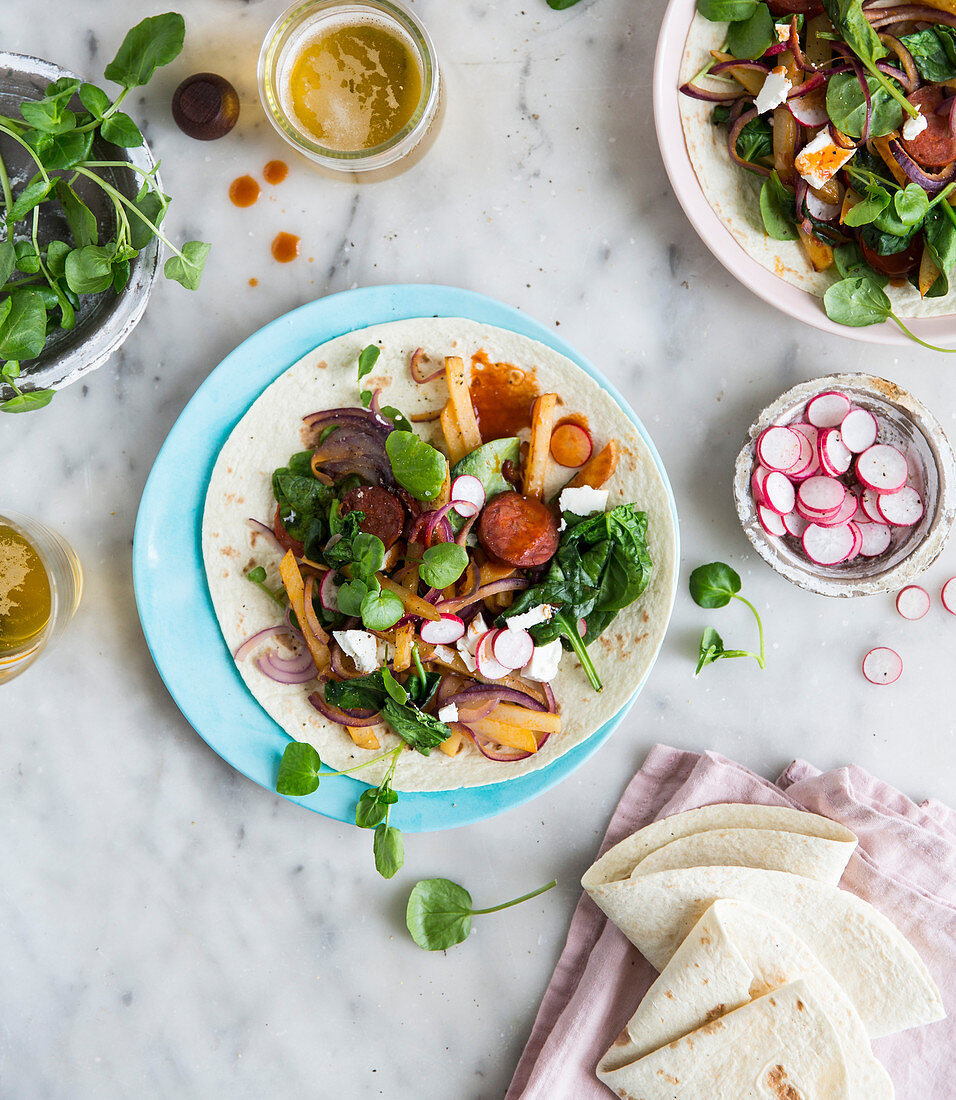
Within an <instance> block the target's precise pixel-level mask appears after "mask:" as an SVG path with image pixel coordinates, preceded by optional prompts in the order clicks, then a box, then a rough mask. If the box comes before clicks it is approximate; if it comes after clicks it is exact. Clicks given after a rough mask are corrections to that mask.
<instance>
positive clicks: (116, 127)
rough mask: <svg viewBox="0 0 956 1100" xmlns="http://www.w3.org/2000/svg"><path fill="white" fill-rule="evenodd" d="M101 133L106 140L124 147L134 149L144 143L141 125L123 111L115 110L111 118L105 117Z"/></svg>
mask: <svg viewBox="0 0 956 1100" xmlns="http://www.w3.org/2000/svg"><path fill="white" fill-rule="evenodd" d="M100 133H101V134H102V135H103V137H104V139H105V140H106V141H110V142H112V143H113V144H114V145H119V146H121V147H122V148H124V149H133V148H135V147H136V146H138V145H142V144H143V135H142V134H141V133H140V131H139V127H138V126H137V125H136V123H135V122H134V121H133V120H132V119H131V118H130V117H129V115H127V114H124V113H123V112H122V111H115V112H114V113H113V114H111V115H110V116H109V118H105V119H104V120H103V124H102V126H100Z"/></svg>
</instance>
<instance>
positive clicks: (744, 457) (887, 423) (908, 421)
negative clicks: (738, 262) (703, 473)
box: [734, 374, 956, 596]
mask: <svg viewBox="0 0 956 1100" xmlns="http://www.w3.org/2000/svg"><path fill="white" fill-rule="evenodd" d="M824 390H839V391H841V392H842V393H845V394H846V395H847V396H848V397H849V398H850V399H851V400H852V401H853V403H854V404H856V405H859V406H860V407H862V408H864V409H868V410H869V411H870V412H871V413H873V415H874V416H876V418H877V419H878V421H879V423H880V436H879V442H881V443H889V444H891V445H892V446H894V447H898V448H899V449H900V450H901V451H903V453H904V454H905V455H906V456H907V461H908V463H909V466H910V476H911V478H912V480H913V483H914V485H915V487H916V488H917V489H918V490H919V492H920V494H921V495H922V497H923V503H924V505H925V511H924V513H923V518H922V519H921V520H920V521H919V523H917V524H916V525H915V526H913V527H907V528H894V529H893V539H892V541H891V543H890V546H889V549H888V550H886V551H885V552H884V553H883V554H881V555H879V557H875V558H864V557H862V556H860V557H857V558H855V559H854V560H853V561H850V562H842V563H841V564H839V565H832V566H824V565H816V564H814V563H813V562H811V561H810V560H809V559H808V558H807V557H806V556H805V555H804V554H803V552H802V549H801V548H800V543H799V541H798V540H797V539H795V538H792V537H790V536H786V537H783V538H777V537H775V536H773V535H768V534H767V532H766V531H765V530H764V528H763V526H762V525H761V523H760V520H759V519H758V517H757V510H756V504H755V501H754V498H753V493H752V492H751V488H750V477H751V474H752V473H753V471H754V468H755V465H756V456H755V447H756V440H757V437H758V436H759V435H760V433H761V432H762V431H763V430H764V429H765V428H768V427H769V426H770V425H771V424H792V423H794V422H795V421H798V420H800V419H802V415H803V411H804V409H805V407H806V404H807V402H808V401H809V400H810V398H811V397H813V396H814V395H815V394H818V393H822V392H823V391H824ZM734 500H735V502H736V504H737V512H738V514H739V516H740V522H741V524H742V525H743V529H744V533H745V534H746V536H747V538H749V539H750V541H751V542H752V543H753V545H754V549H755V550H756V551H757V553H758V554H759V555H760V556H761V557H762V558H763V559H764V561H765V562H767V564H768V565H770V566H772V568H774V569H776V571H777V572H778V573H780V574H781V576H784V577H786V578H787V580H788V581H792V582H793V583H794V584H798V585H799V586H800V587H801V588H807V589H809V590H810V591H811V592H818V593H819V594H820V595H821V596H871V595H875V594H876V593H879V592H894V591H896V590H897V589H899V588H902V587H903V586H904V585H906V584H910V583H911V582H913V581H915V579H916V578H917V577H918V576H919V575H920V573H922V572H923V571H924V570H925V569H927V568H928V567H929V566H930V565H931V564H932V563H933V562H934V561H935V560H936V558H937V556H938V555H939V553H940V551H941V550H942V549H943V546H944V544H945V542H946V539H947V537H948V535H949V532H950V528H951V527H952V525H953V519H954V518H956V459H954V456H953V449H952V447H951V446H950V443H949V440H948V439H947V438H946V434H945V433H944V431H943V429H942V427H941V425H940V423H939V421H938V420H937V419H936V417H935V416H933V414H932V413H931V412H930V411H929V410H928V409H927V408H925V407H924V406H923V405H922V404H921V403H920V402H919V401H917V400H916V398H915V397H913V396H912V394H909V393H907V392H906V391H905V390H901V389H900V388H899V386H897V385H896V384H895V383H893V382H889V381H887V380H886V379H885V378H875V377H873V376H872V375H869V374H831V375H829V376H828V377H826V378H814V379H811V380H810V381H808V382H801V383H800V385H799V386H794V388H793V389H792V390H788V391H787V392H786V393H785V394H783V396H782V397H779V398H777V400H776V401H774V403H773V404H772V405H768V407H767V408H766V409H764V410H763V412H762V413H761V414H760V415H759V416H758V417H757V419H756V420H755V421H754V422H753V424H751V426H750V430H749V431H748V433H747V440H746V442H745V443H744V445H743V447H742V448H741V450H740V454H739V455H738V456H737V465H736V469H735V473H734Z"/></svg>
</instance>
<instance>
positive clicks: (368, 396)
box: [359, 390, 375, 409]
mask: <svg viewBox="0 0 956 1100" xmlns="http://www.w3.org/2000/svg"><path fill="white" fill-rule="evenodd" d="M374 396H375V395H374V394H373V393H372V391H371V390H362V392H361V393H360V394H359V400H360V401H361V402H362V408H363V409H367V408H368V407H369V405H371V404H372V398H373V397H374Z"/></svg>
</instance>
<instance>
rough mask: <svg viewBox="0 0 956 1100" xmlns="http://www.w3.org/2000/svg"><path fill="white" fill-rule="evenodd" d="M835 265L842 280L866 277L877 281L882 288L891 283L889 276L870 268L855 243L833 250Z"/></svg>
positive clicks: (849, 242) (842, 245)
mask: <svg viewBox="0 0 956 1100" xmlns="http://www.w3.org/2000/svg"><path fill="white" fill-rule="evenodd" d="M833 265H834V267H835V268H836V269H837V273H838V274H839V276H840V278H841V279H848V278H853V277H855V276H858V275H865V276H868V277H869V278H872V279H875V280H876V281H877V282H878V283H880V285H881V286H885V285H886V284H887V283H888V282H889V281H890V280H889V276H888V275H882V274H881V273H880V272H878V271H874V270H873V268H872V267H870V265H869V264H868V263H867V262H866V260H864V259H863V253H862V252H861V251H860V246H859V245H858V244H856V243H855V242H853V241H848V242H847V243H846V244H839V245H837V246H836V247H835V248H834V249H833Z"/></svg>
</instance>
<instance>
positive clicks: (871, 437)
mask: <svg viewBox="0 0 956 1100" xmlns="http://www.w3.org/2000/svg"><path fill="white" fill-rule="evenodd" d="M879 431H880V425H879V423H878V422H877V419H876V417H875V416H874V415H873V414H872V413H871V412H868V411H867V410H866V409H850V411H849V412H848V413H847V414H846V416H845V417H844V418H843V421H842V422H841V424H840V435H841V436H842V437H843V443H844V445H845V446H846V447H847V448H848V450H851V451H852V452H853V453H854V454H861V453H862V452H863V451H865V450H867V448H869V447H872V446H873V444H874V443H875V442H876V437H877V435H879Z"/></svg>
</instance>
